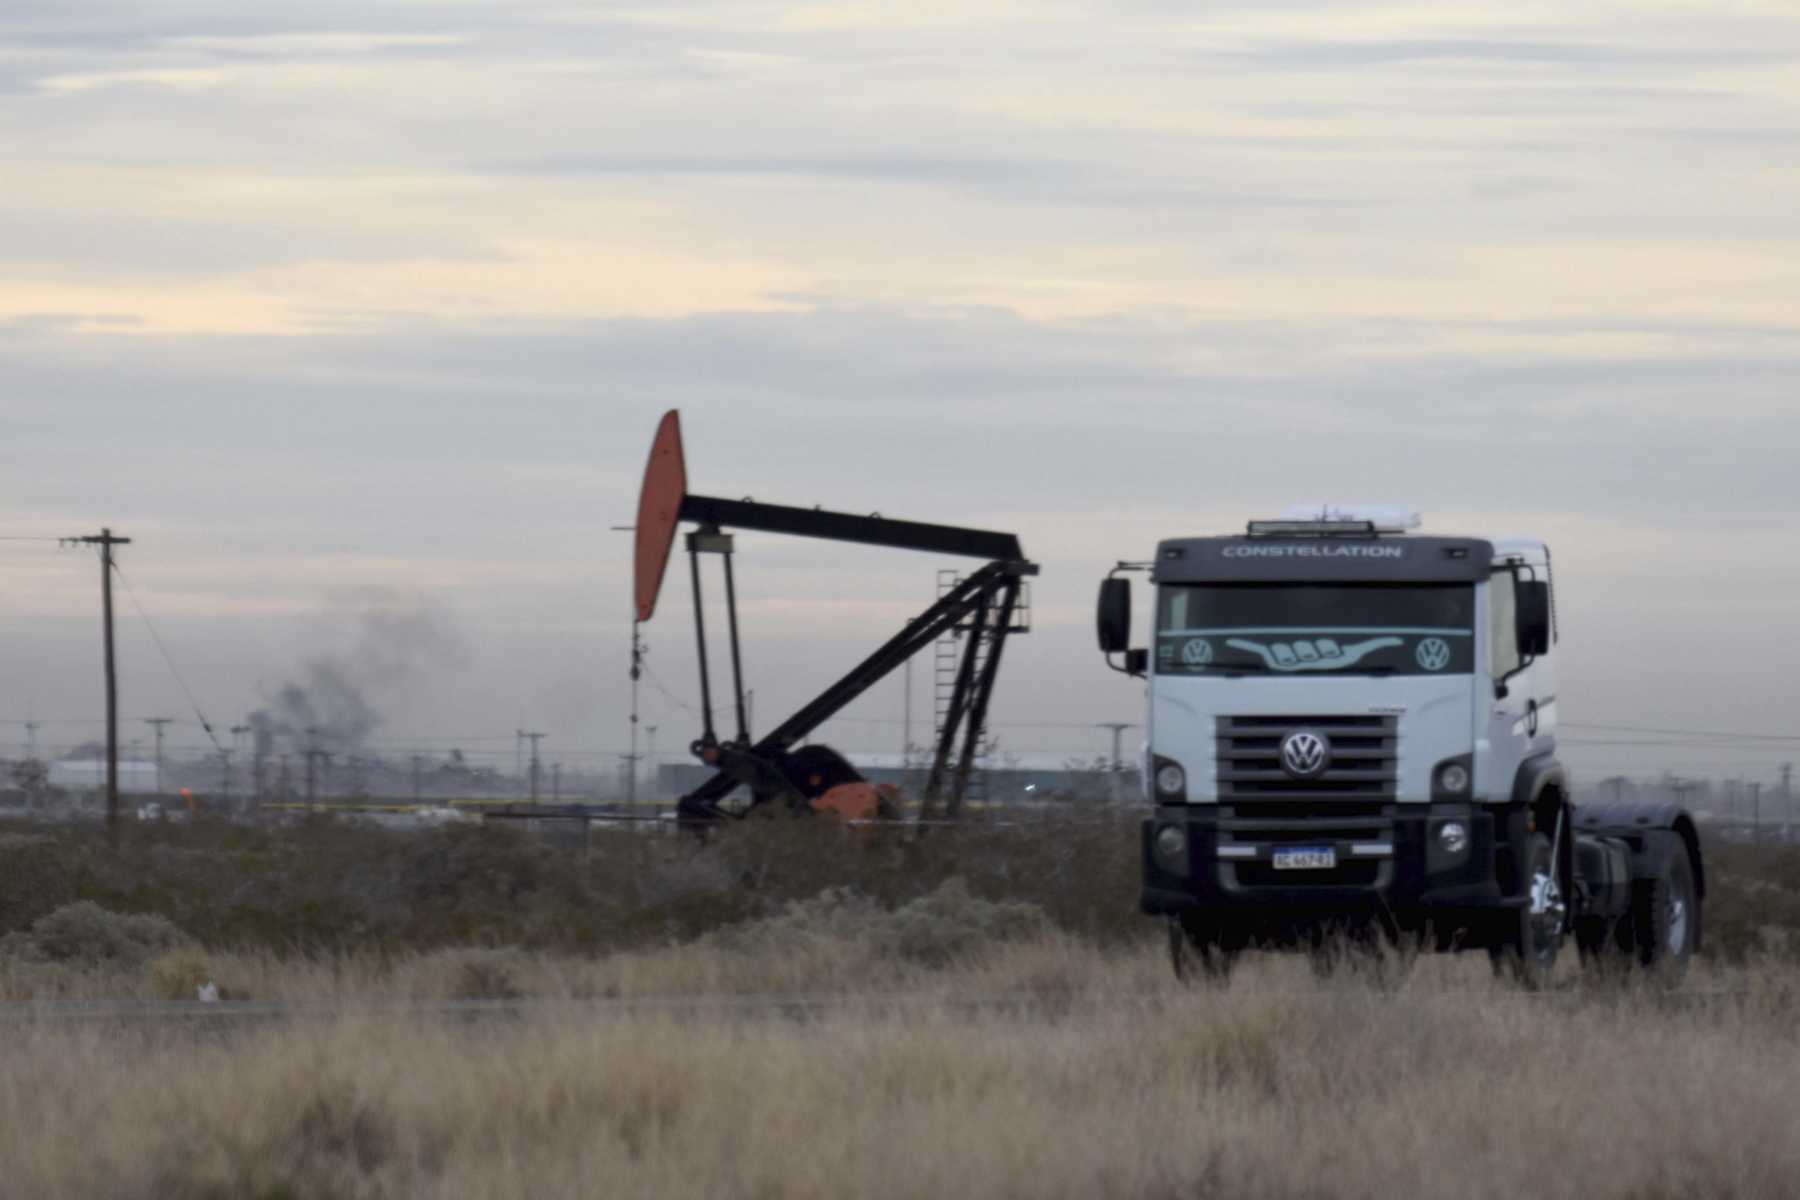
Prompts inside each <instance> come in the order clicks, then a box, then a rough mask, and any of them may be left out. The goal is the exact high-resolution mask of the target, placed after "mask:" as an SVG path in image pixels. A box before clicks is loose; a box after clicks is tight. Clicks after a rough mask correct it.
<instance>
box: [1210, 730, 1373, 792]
mask: <svg viewBox="0 0 1800 1200" xmlns="http://www.w3.org/2000/svg"><path fill="white" fill-rule="evenodd" d="M1298 729H1310V730H1312V731H1313V732H1315V733H1320V734H1323V735H1325V737H1327V738H1328V739H1330V741H1331V761H1330V763H1329V764H1328V765H1327V766H1326V768H1325V770H1324V772H1323V773H1322V774H1320V775H1319V776H1317V777H1316V778H1313V779H1296V778H1294V777H1293V776H1292V775H1290V774H1288V772H1287V771H1285V770H1283V769H1282V765H1281V739H1282V738H1284V737H1286V736H1287V735H1288V734H1290V733H1293V732H1294V731H1295V730H1298ZM1217 730H1218V762H1219V799H1220V800H1221V801H1232V800H1286V799H1303V800H1362V801H1371V800H1373V801H1379V800H1382V799H1392V798H1393V797H1394V795H1395V793H1396V791H1397V787H1398V785H1397V780H1398V777H1399V768H1400V736H1399V735H1400V719H1399V718H1398V717H1393V716H1329V717H1244V716H1230V717H1219V718H1217Z"/></svg>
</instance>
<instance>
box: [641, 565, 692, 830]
mask: <svg viewBox="0 0 1800 1200" xmlns="http://www.w3.org/2000/svg"><path fill="white" fill-rule="evenodd" d="M696 569H697V568H696ZM698 594H699V593H698V592H696V593H695V595H698ZM701 648H702V649H705V647H704V646H702V647H701ZM643 673H644V644H643V642H642V641H641V640H640V637H639V633H638V622H637V620H636V618H633V619H632V622H631V754H630V756H629V757H628V758H627V759H626V760H625V761H626V763H627V764H628V765H629V769H628V770H627V772H626V774H625V803H626V804H633V805H635V804H636V803H637V761H638V756H637V735H638V679H639V677H640V676H642V675H643ZM706 727H707V728H708V729H711V728H712V720H711V718H710V717H709V718H708V719H707V722H706Z"/></svg>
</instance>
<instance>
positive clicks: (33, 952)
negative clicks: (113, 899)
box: [0, 900, 188, 966]
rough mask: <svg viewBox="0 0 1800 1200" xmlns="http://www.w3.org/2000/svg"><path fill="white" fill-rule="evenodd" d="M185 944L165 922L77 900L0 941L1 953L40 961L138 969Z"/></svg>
mask: <svg viewBox="0 0 1800 1200" xmlns="http://www.w3.org/2000/svg"><path fill="white" fill-rule="evenodd" d="M187 941H188V938H187V935H186V934H184V933H182V932H181V930H179V929H177V928H176V927H175V926H174V925H173V924H172V923H171V922H169V921H168V920H166V919H164V918H162V917H158V916H153V915H149V914H143V913H115V912H108V911H106V910H105V909H104V908H101V907H100V906H99V905H98V904H95V903H94V902H93V901H91V900H79V901H76V902H75V903H74V904H65V905H64V906H63V907H61V908H59V909H57V910H56V911H55V912H53V913H50V914H49V915H48V916H44V917H40V918H39V919H38V920H37V921H36V923H34V924H33V925H32V926H31V930H30V932H29V933H28V934H19V933H13V934H10V935H8V936H7V937H6V938H5V939H4V940H0V952H4V953H6V954H8V955H9V956H11V957H16V958H26V959H32V960H37V961H41V962H66V963H77V964H80V965H84V966H98V965H100V964H102V963H106V964H109V965H123V966H136V965H138V964H141V963H143V962H145V961H147V960H148V959H150V958H151V957H153V956H155V955H157V954H160V953H162V952H163V951H165V950H172V949H175V948H176V947H178V946H182V945H185V944H186V943H187Z"/></svg>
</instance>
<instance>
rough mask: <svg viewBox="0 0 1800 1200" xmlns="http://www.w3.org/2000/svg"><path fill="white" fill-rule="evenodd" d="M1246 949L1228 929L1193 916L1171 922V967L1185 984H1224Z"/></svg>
mask: <svg viewBox="0 0 1800 1200" xmlns="http://www.w3.org/2000/svg"><path fill="white" fill-rule="evenodd" d="M1243 948H1244V947H1243V939H1242V938H1241V937H1239V936H1238V934H1237V932H1236V931H1235V930H1233V929H1231V928H1230V927H1228V926H1224V925H1221V924H1219V923H1218V922H1214V921H1209V920H1206V919H1204V918H1198V917H1195V916H1192V915H1184V916H1177V917H1170V918H1169V965H1170V966H1171V967H1173V968H1174V969H1175V978H1177V979H1179V980H1181V981H1182V982H1184V983H1193V982H1200V983H1218V984H1223V983H1225V982H1226V981H1228V980H1229V979H1230V978H1231V968H1232V967H1233V966H1235V965H1236V963H1237V957H1238V954H1239V953H1240V952H1241V951H1242V950H1243Z"/></svg>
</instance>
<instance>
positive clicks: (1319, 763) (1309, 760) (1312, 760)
mask: <svg viewBox="0 0 1800 1200" xmlns="http://www.w3.org/2000/svg"><path fill="white" fill-rule="evenodd" d="M1330 763H1331V743H1330V742H1329V741H1327V740H1326V738H1325V735H1324V734H1322V733H1314V732H1313V731H1312V730H1310V729H1296V730H1295V731H1294V732H1292V733H1290V734H1288V735H1287V736H1286V737H1284V738H1282V739H1281V769H1282V770H1284V771H1286V772H1287V773H1288V774H1289V775H1292V776H1293V777H1294V778H1295V779H1317V778H1318V777H1319V776H1320V775H1322V774H1324V773H1325V768H1326V767H1327V766H1329V765H1330Z"/></svg>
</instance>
